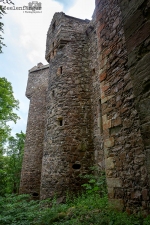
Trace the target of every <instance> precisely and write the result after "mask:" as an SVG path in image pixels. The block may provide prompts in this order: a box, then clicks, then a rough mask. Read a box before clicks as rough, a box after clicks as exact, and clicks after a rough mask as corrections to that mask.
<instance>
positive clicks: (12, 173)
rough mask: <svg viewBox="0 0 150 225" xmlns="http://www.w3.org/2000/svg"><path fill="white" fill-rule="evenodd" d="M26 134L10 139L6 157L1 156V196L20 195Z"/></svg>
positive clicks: (18, 134)
mask: <svg viewBox="0 0 150 225" xmlns="http://www.w3.org/2000/svg"><path fill="white" fill-rule="evenodd" d="M24 142H25V134H24V133H23V132H22V131H21V133H17V134H16V137H11V136H10V137H9V139H8V146H7V151H6V152H5V155H2V154H1V155H0V195H1V196H4V194H5V193H18V191H19V184H20V174H21V166H22V159H23V150H24Z"/></svg>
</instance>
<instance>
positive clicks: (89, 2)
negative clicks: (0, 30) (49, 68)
mask: <svg viewBox="0 0 150 225" xmlns="http://www.w3.org/2000/svg"><path fill="white" fill-rule="evenodd" d="M12 1H13V2H14V3H15V7H23V6H28V3H29V2H32V1H31V0H30V1H29V0H21V1H20V0H12ZM0 2H1V1H0ZM4 2H6V0H4ZM38 2H40V1H38ZM41 3H42V13H25V12H23V10H6V13H7V14H6V15H5V16H4V17H3V19H2V20H3V23H4V35H3V37H4V43H5V44H6V45H7V47H3V54H0V77H6V78H7V80H8V81H10V82H11V83H12V86H13V91H14V96H15V98H16V99H18V100H19V102H20V109H19V111H18V112H17V114H18V115H19V116H20V118H21V119H20V120H18V122H17V124H14V123H10V125H11V127H12V128H13V132H12V135H14V134H15V133H17V132H20V131H21V130H22V131H23V132H26V124H27V116H28V108H29V100H28V99H27V98H26V97H25V90H26V84H27V79H28V70H29V69H31V68H32V67H33V66H35V65H37V63H39V62H42V63H43V64H47V62H46V61H45V45H46V34H47V30H48V28H49V25H50V23H51V19H52V17H53V15H54V13H55V12H62V11H63V12H64V13H66V14H67V15H70V16H74V17H78V18H81V19H91V16H92V14H93V11H94V3H95V0H42V1H41ZM3 5H4V4H3ZM5 6H6V7H12V5H9V4H5Z"/></svg>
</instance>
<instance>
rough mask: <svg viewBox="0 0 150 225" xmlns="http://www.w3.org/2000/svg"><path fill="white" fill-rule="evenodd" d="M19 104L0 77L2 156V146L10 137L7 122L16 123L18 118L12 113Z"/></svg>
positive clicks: (8, 86) (8, 83)
mask: <svg viewBox="0 0 150 225" xmlns="http://www.w3.org/2000/svg"><path fill="white" fill-rule="evenodd" d="M18 105H19V102H18V100H16V99H15V98H14V95H13V90H12V85H11V83H10V82H8V81H7V79H6V78H4V77H0V152H1V154H2V151H3V148H4V144H5V142H6V140H7V138H8V137H9V135H10V127H9V126H8V125H7V122H9V121H13V122H15V123H16V121H17V119H19V117H18V116H17V114H16V113H14V112H13V110H14V109H16V110H17V109H18V108H19V107H18Z"/></svg>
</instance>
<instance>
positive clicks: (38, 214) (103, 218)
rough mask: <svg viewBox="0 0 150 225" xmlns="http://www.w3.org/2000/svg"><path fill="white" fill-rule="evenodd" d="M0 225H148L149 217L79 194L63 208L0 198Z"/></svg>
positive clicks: (24, 197)
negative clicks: (123, 211) (113, 207)
mask: <svg viewBox="0 0 150 225" xmlns="http://www.w3.org/2000/svg"><path fill="white" fill-rule="evenodd" d="M0 224H2V225H142V224H143V225H149V224H150V217H147V218H143V217H140V216H134V215H131V216H129V215H127V214H126V213H122V212H117V211H115V210H113V209H112V207H109V203H108V200H107V197H106V196H105V197H103V198H100V197H99V195H98V194H97V203H95V195H94V194H90V195H89V194H86V193H85V194H82V195H80V196H78V197H77V198H71V199H68V201H67V202H66V204H59V205H58V204H57V202H56V200H55V199H54V200H53V201H50V200H44V201H33V200H30V196H29V195H18V196H17V195H7V196H6V197H3V198H2V197H0Z"/></svg>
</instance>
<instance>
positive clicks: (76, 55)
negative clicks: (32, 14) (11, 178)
mask: <svg viewBox="0 0 150 225" xmlns="http://www.w3.org/2000/svg"><path fill="white" fill-rule="evenodd" d="M127 2H128V1H125V0H124V1H117V0H113V1H104V0H96V8H95V11H94V14H93V19H92V20H91V21H89V20H81V19H78V18H73V17H70V16H67V15H65V14H64V13H55V15H54V17H53V20H52V22H51V25H50V27H49V30H48V33H47V43H46V60H47V62H48V65H46V66H44V65H42V64H41V63H39V64H38V65H37V66H36V67H33V68H32V69H31V70H30V71H29V78H28V85H27V91H26V96H27V97H28V98H29V99H30V109H29V116H28V125H27V138H26V144H25V153H24V160H23V167H22V176H21V185H20V193H30V194H32V195H33V197H35V198H39V196H40V198H41V199H43V198H47V197H52V196H53V195H54V194H55V193H57V195H58V196H63V195H64V194H65V192H66V190H70V191H76V190H79V189H80V186H81V184H82V180H81V178H80V177H79V174H81V173H82V174H85V173H87V172H88V171H89V168H90V167H91V166H92V165H98V166H99V168H100V169H104V168H105V171H106V178H107V186H108V195H109V198H110V200H111V201H113V202H115V203H116V204H119V206H120V207H122V208H124V209H126V211H133V210H139V209H140V208H142V209H143V210H145V211H146V212H147V211H148V208H149V196H150V195H149V192H150V190H149V186H150V182H149V175H150V166H149V163H150V123H149V121H150V116H149V115H150V107H149V106H150V104H149V99H150V98H149V96H150V72H149V71H150V68H149V67H150V64H149V59H150V53H149V50H150V47H149V46H150V34H149V24H150V21H149V17H148V15H149V10H150V3H149V1H148V0H147V1H142V0H139V1H129V2H128V3H127Z"/></svg>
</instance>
